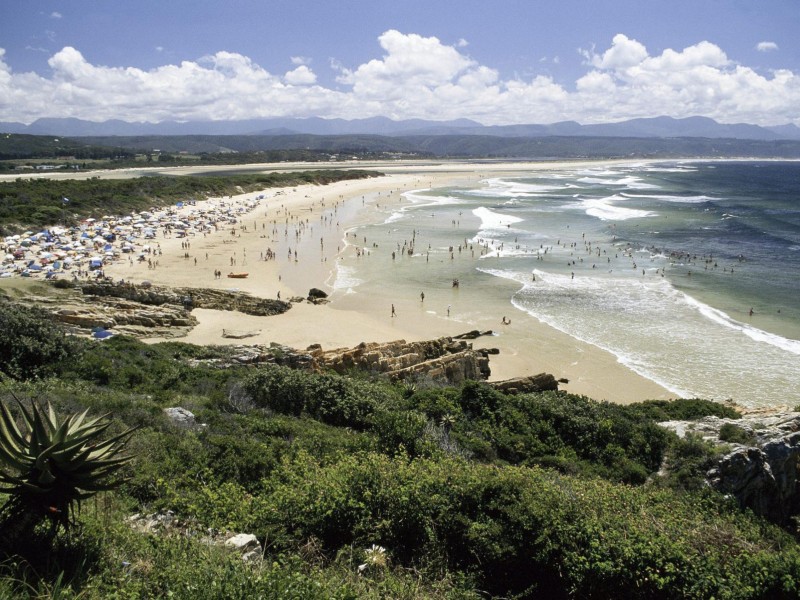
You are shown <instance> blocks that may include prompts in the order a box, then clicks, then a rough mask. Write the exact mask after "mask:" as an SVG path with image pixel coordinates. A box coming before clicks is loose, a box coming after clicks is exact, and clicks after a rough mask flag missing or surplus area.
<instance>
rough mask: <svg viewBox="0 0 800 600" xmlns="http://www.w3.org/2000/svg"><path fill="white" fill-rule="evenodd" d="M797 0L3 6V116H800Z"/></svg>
mask: <svg viewBox="0 0 800 600" xmlns="http://www.w3.org/2000/svg"><path fill="white" fill-rule="evenodd" d="M798 32H800V0H559V1H558V2H556V1H552V0H547V1H541V0H390V1H389V0H336V1H333V0H225V1H224V2H223V1H211V0H157V1H156V0H124V1H122V0H0V122H3V121H10V122H21V123H31V122H33V121H35V120H36V119H39V118H47V117H74V118H80V119H86V120H90V121H105V120H109V119H120V120H124V121H129V122H160V121H202V120H239V119H255V118H267V117H323V118H343V119H360V118H368V117H375V116H385V117H389V118H392V119H397V120H400V119H411V118H419V119H428V120H435V121H445V120H452V119H460V118H467V119H472V120H474V121H477V122H479V123H483V124H486V125H505V124H519V123H543V124H544V123H554V122H559V121H567V120H573V121H578V122H580V123H584V124H586V123H605V122H616V121H622V120H626V119H631V118H638V117H655V116H661V115H667V116H672V117H675V118H682V117H689V116H705V117H710V118H713V119H715V120H717V121H719V122H721V123H741V122H746V123H754V124H759V125H782V124H786V123H794V124H796V125H798V126H800V35H798Z"/></svg>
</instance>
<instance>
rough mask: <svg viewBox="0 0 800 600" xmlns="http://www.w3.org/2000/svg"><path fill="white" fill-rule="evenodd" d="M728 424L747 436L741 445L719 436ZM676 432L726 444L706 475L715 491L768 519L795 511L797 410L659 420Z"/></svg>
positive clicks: (799, 458)
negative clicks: (725, 417) (738, 415)
mask: <svg viewBox="0 0 800 600" xmlns="http://www.w3.org/2000/svg"><path fill="white" fill-rule="evenodd" d="M726 424H733V425H735V426H736V427H738V428H740V429H741V430H742V431H743V432H744V433H745V434H746V436H747V437H749V438H750V439H751V441H750V442H748V443H747V444H739V443H731V442H725V441H723V440H721V439H720V437H719V436H720V430H721V428H722V426H723V425H726ZM660 425H661V426H662V427H665V428H667V429H670V430H671V431H674V432H675V433H676V434H677V435H679V436H680V437H685V436H686V435H688V434H689V433H693V434H697V435H700V436H702V437H703V439H706V440H708V441H711V442H712V443H714V444H716V445H718V446H720V447H727V448H728V452H726V453H725V454H724V455H723V456H722V457H721V458H720V459H719V460H718V461H717V464H716V465H715V466H714V467H713V468H712V469H710V470H709V471H708V473H707V474H706V481H707V482H708V484H709V485H710V486H712V487H713V488H715V489H716V490H718V491H720V492H722V493H724V494H730V495H731V496H732V497H734V498H735V499H736V500H737V502H738V503H739V504H740V505H741V506H742V507H746V508H749V509H751V510H753V512H755V513H757V514H760V515H763V516H765V517H767V518H768V519H770V520H772V521H775V522H778V523H786V522H787V521H788V519H789V518H790V517H791V516H792V515H795V514H797V513H798V512H799V511H800V479H799V478H798V468H800V413H798V412H789V411H787V412H774V413H771V414H761V413H759V414H749V415H744V416H743V417H742V418H741V419H720V418H717V417H706V418H704V419H700V420H698V421H669V422H666V423H660Z"/></svg>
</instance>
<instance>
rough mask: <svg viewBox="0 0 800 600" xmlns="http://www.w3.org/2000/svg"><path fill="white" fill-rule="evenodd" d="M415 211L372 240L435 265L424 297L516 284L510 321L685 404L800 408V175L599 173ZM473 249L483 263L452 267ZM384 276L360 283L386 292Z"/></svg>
mask: <svg viewBox="0 0 800 600" xmlns="http://www.w3.org/2000/svg"><path fill="white" fill-rule="evenodd" d="M405 196H406V198H407V199H408V200H410V202H409V203H408V205H407V206H405V207H404V208H403V209H402V210H400V211H394V212H393V213H392V214H390V215H387V217H386V220H385V222H384V223H383V225H381V226H376V227H374V228H373V230H372V231H370V232H369V235H370V236H371V239H372V238H376V237H380V236H383V239H382V243H388V244H391V245H394V244H397V245H398V247H400V243H401V242H402V241H403V240H410V239H411V238H412V236H416V238H417V240H418V241H417V244H416V245H417V248H416V249H415V252H417V254H420V253H419V250H418V249H419V248H420V247H424V248H425V250H426V251H427V252H429V253H431V254H430V256H429V259H430V262H429V263H426V265H425V268H419V267H411V266H409V271H408V272H407V274H406V275H404V276H403V277H406V278H408V283H409V290H410V289H413V288H414V287H415V286H417V287H418V286H422V285H430V283H429V282H430V281H436V280H437V279H439V280H440V279H441V278H443V277H450V276H453V277H459V278H460V279H461V280H462V281H463V282H465V283H467V284H468V285H469V286H470V288H471V289H484V290H487V296H488V295H489V290H490V288H491V286H492V281H495V282H497V281H498V278H501V279H503V280H505V281H506V283H508V282H509V280H510V282H516V284H517V287H516V292H514V293H512V294H510V295H509V297H508V298H506V300H505V302H506V303H507V304H508V305H510V306H509V310H513V309H512V308H511V307H514V308H516V309H517V310H520V311H524V312H526V313H527V314H529V315H531V316H533V317H535V318H536V319H538V320H540V321H542V322H545V323H547V324H549V325H551V326H553V327H555V328H557V329H559V330H561V331H564V332H565V333H568V334H569V335H571V336H573V337H575V338H578V339H581V340H583V341H586V342H589V343H592V344H594V345H596V346H599V347H601V348H604V349H606V350H608V351H610V352H612V353H613V354H615V355H616V356H617V357H618V358H619V360H620V361H621V362H623V363H625V364H626V365H628V366H630V367H631V368H632V369H634V370H635V371H637V372H639V373H640V374H642V375H644V376H646V377H648V378H650V379H652V380H654V381H657V382H658V383H660V384H662V385H664V386H665V387H667V388H668V389H670V390H672V391H673V392H674V393H675V394H676V395H681V396H684V397H704V398H714V399H718V400H726V399H731V400H733V401H735V402H737V403H740V404H743V405H746V406H751V407H760V406H790V407H794V406H797V405H800V162H773V161H762V162H758V161H724V162H723V161H720V162H698V161H675V162H673V163H664V162H658V163H649V162H648V163H641V164H628V165H625V166H617V165H614V166H603V167H593V166H591V165H587V166H586V167H578V168H574V169H569V170H564V169H553V170H536V171H531V172H530V173H529V174H527V175H523V176H513V177H503V178H494V179H486V180H484V181H482V182H481V185H480V186H477V187H474V188H469V189H467V188H446V189H431V190H418V191H415V192H410V193H407V194H406V195H405ZM387 227H390V228H391V229H389V230H387ZM423 243H424V246H423ZM462 244H463V245H464V249H465V250H466V249H467V244H469V247H470V248H471V252H473V253H474V252H477V253H478V255H477V257H476V258H475V259H474V260H458V259H455V260H453V259H451V260H446V258H448V257H449V255H450V248H451V247H454V246H456V245H458V246H461V245H462ZM440 255H441V256H440ZM437 257H438V258H439V259H440V260H434V259H435V258H437ZM410 264H411V263H409V265H410ZM417 264H418V265H419V264H420V263H417ZM434 264H436V265H441V267H436V268H439V269H440V270H441V273H431V272H430V270H431V269H433V268H434V267H433V266H432V265H434ZM365 268H366V267H365ZM369 268H370V269H373V272H369V271H364V272H361V273H349V274H348V276H349V277H351V278H355V279H356V280H357V281H361V282H373V284H374V285H376V286H379V285H385V283H386V282H383V281H382V279H381V271H380V269H381V268H383V267H381V266H377V265H376V266H373V267H369ZM414 268H416V270H412V269H414ZM419 273H425V275H424V276H423V275H419ZM393 277H394V278H395V279H394V281H393V282H392V284H393V285H394V286H398V285H403V281H399V280H398V272H397V271H395V274H394V275H393ZM422 277H427V278H428V279H427V280H425V279H423V278H422ZM506 287H507V286H506ZM418 293H419V292H417V294H418ZM751 310H752V313H751Z"/></svg>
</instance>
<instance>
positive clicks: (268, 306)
mask: <svg viewBox="0 0 800 600" xmlns="http://www.w3.org/2000/svg"><path fill="white" fill-rule="evenodd" d="M80 290H81V292H83V294H85V295H87V296H94V297H96V298H107V297H113V298H123V299H125V300H129V301H131V302H136V303H138V304H146V305H148V306H164V305H178V306H183V307H184V308H186V309H187V310H191V309H193V308H210V309H214V310H236V311H239V312H242V313H245V314H247V315H254V316H257V317H269V316H272V315H279V314H282V313H285V312H286V311H287V310H289V309H290V308H291V307H292V305H291V304H290V303H289V302H283V301H282V300H268V299H266V298H257V297H255V296H251V295H250V294H248V293H246V292H232V291H228V290H215V289H209V288H164V287H155V286H141V285H138V286H137V285H131V284H119V283H106V282H100V283H82V284H81V285H80Z"/></svg>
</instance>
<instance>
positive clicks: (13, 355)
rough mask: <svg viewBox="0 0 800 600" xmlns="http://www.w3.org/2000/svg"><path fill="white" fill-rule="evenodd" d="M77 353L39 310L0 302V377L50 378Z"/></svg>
mask: <svg viewBox="0 0 800 600" xmlns="http://www.w3.org/2000/svg"><path fill="white" fill-rule="evenodd" d="M81 350H82V344H81V343H80V342H79V341H78V340H76V339H75V338H70V337H67V336H66V335H65V334H64V331H63V330H62V329H61V328H60V327H58V326H57V325H56V324H54V323H53V322H52V321H51V320H50V319H49V318H48V317H47V315H46V314H45V313H44V312H42V311H41V310H39V309H36V308H30V307H25V306H21V305H19V304H11V303H8V302H0V373H2V374H5V375H8V376H9V377H12V378H14V379H21V380H25V379H33V378H36V377H44V376H47V375H54V374H57V373H58V372H59V371H60V370H62V368H63V366H64V365H63V363H64V362H66V361H67V359H69V358H75V357H76V356H77V355H79V354H80V352H81Z"/></svg>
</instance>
